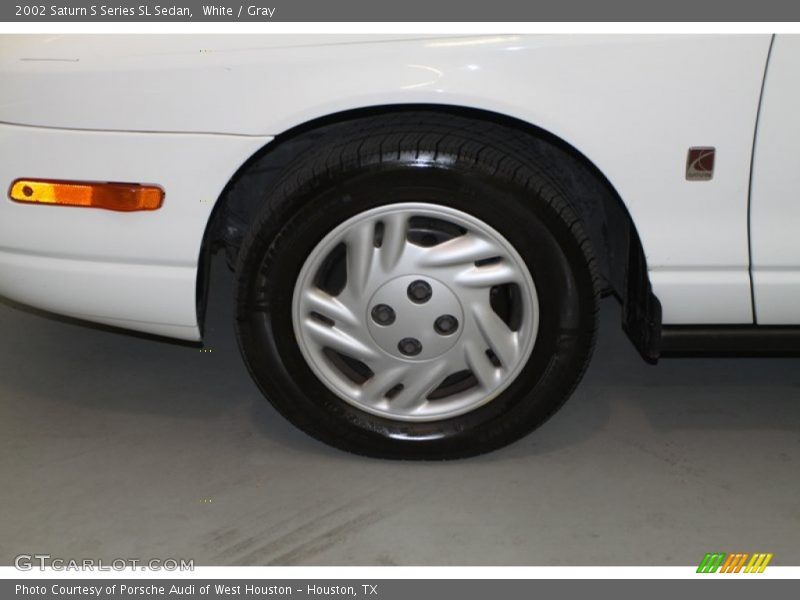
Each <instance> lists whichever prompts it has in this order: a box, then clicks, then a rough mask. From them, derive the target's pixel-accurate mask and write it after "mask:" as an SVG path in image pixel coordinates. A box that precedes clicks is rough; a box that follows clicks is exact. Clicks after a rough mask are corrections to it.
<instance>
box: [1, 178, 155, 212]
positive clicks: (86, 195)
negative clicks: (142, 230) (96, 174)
mask: <svg viewBox="0 0 800 600" xmlns="http://www.w3.org/2000/svg"><path fill="white" fill-rule="evenodd" d="M8 197H9V198H11V199H12V200H14V201H15V202H26V203H29V204H58V205H60V206H85V207H90V208H105V209H107V210H119V211H123V212H132V211H136V210H156V209H158V208H161V204H162V203H163V201H164V190H162V189H161V188H160V187H158V186H155V185H139V184H138V183H104V182H95V181H52V180H47V179H17V180H16V181H15V182H14V183H12V184H11V189H9V190H8Z"/></svg>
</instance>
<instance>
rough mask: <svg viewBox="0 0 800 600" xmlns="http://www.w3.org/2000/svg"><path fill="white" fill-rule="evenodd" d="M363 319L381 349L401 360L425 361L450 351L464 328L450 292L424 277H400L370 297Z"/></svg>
mask: <svg viewBox="0 0 800 600" xmlns="http://www.w3.org/2000/svg"><path fill="white" fill-rule="evenodd" d="M366 320H367V323H368V327H369V332H370V335H371V336H372V339H373V340H375V343H376V344H377V345H378V346H380V348H381V349H382V350H383V351H384V352H386V353H388V354H391V355H392V356H395V357H397V358H401V359H404V360H414V361H424V360H430V359H433V358H436V357H437V356H440V355H442V354H444V353H445V352H447V351H448V350H450V348H452V347H453V346H454V345H455V343H456V341H457V340H458V338H459V337H460V335H461V331H462V329H463V327H464V312H463V309H462V308H461V303H460V302H459V301H458V297H457V296H456V295H455V294H454V293H453V291H452V290H451V289H450V288H449V287H447V286H446V285H445V284H444V283H442V282H441V281H439V280H437V279H434V278H432V277H428V276H427V275H403V276H401V277H395V278H394V279H390V280H389V281H388V282H386V283H384V284H383V285H382V286H381V287H379V288H378V289H377V291H376V292H375V293H374V294H373V295H372V298H370V301H369V304H368V305H367V314H366Z"/></svg>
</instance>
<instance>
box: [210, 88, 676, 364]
mask: <svg viewBox="0 0 800 600" xmlns="http://www.w3.org/2000/svg"><path fill="white" fill-rule="evenodd" d="M414 111H417V112H422V111H424V112H427V113H430V112H437V113H440V114H442V116H443V117H444V116H446V115H452V116H458V117H462V118H469V119H474V120H480V121H482V122H490V123H494V124H497V125H499V126H503V127H506V128H510V129H513V130H514V132H515V133H517V134H519V135H522V136H524V137H525V138H526V140H527V145H528V146H529V148H530V151H531V152H532V153H536V155H537V156H538V157H539V158H540V159H541V158H544V159H545V160H546V164H547V165H548V168H549V169H550V174H551V175H552V176H553V178H554V179H555V180H556V182H557V184H558V185H559V186H560V188H561V189H562V191H563V192H564V196H565V197H566V198H567V199H568V201H569V202H570V204H571V205H572V206H573V208H574V209H575V211H576V212H577V213H578V214H579V215H580V217H581V219H582V221H583V223H584V226H585V227H586V229H587V232H588V234H589V237H590V239H591V241H592V244H593V246H594V250H595V254H596V256H597V259H598V264H599V267H600V273H601V276H602V278H603V281H604V289H603V293H604V294H613V295H614V296H615V297H616V298H617V299H618V300H619V301H620V302H621V304H622V307H623V315H622V320H623V327H624V329H625V331H626V333H627V334H628V336H629V337H630V339H631V341H632V342H633V343H634V345H635V346H636V348H637V349H638V350H639V352H640V353H641V354H642V356H643V357H644V358H645V360H647V361H648V362H655V361H656V360H657V358H658V348H659V345H660V332H661V306H660V304H659V302H658V299H657V298H656V297H655V296H654V295H653V293H652V290H651V287H650V281H649V277H648V274H647V263H646V258H645V255H644V251H643V248H642V244H641V241H640V239H639V236H638V233H637V231H636V227H635V225H634V223H633V220H632V219H631V217H630V214H629V213H628V210H627V208H626V206H625V204H624V202H623V201H622V198H621V197H620V195H619V194H618V193H617V191H616V189H614V187H613V185H612V184H611V183H610V182H609V181H608V179H607V178H606V177H605V175H604V174H603V173H602V172H601V171H600V170H599V169H598V168H597V167H596V166H595V165H594V163H592V161H590V160H589V159H588V158H587V157H586V156H585V155H584V154H582V153H581V152H580V151H579V150H577V149H576V148H575V147H574V146H572V145H570V144H568V143H567V142H565V141H564V140H562V139H561V138H559V137H557V136H555V135H553V134H552V133H550V132H548V131H546V130H543V129H541V128H539V127H536V126H535V125H532V124H530V123H527V122H524V121H521V120H519V119H515V118H513V117H509V116H506V115H502V114H498V113H494V112H490V111H485V110H480V109H473V108H466V107H459V106H448V105H427V104H426V105H420V104H414V105H386V106H375V107H369V108H363V109H356V110H349V111H345V112H339V113H335V114H332V115H328V116H325V117H321V118H318V119H314V120H311V121H308V122H306V123H303V124H301V125H298V126H296V127H293V128H292V129H290V130H288V131H286V132H284V133H281V134H279V135H278V136H276V137H275V139H274V140H273V141H271V142H270V143H269V144H268V145H267V146H265V147H264V148H262V149H261V150H260V151H258V152H257V153H256V154H254V155H253V156H252V157H250V158H249V159H248V160H247V161H246V162H245V163H244V164H243V165H242V166H241V167H240V168H239V170H238V171H237V172H236V174H234V176H233V177H232V178H231V180H230V181H229V182H228V185H227V186H226V187H225V189H224V190H223V192H222V194H221V195H220V197H219V200H218V202H217V203H216V206H215V207H214V211H213V212H212V215H211V218H210V220H209V224H208V226H207V228H206V232H205V235H204V238H203V250H202V252H201V259H200V270H199V275H198V283H197V310H198V322H199V323H200V325H201V329H202V325H203V320H204V313H205V299H206V294H207V287H208V277H207V266H208V262H209V260H210V255H211V253H212V252H214V251H215V250H217V249H224V250H225V252H226V254H227V258H228V263H229V265H233V264H234V263H235V259H236V255H237V252H238V249H239V246H240V245H241V242H242V240H243V238H244V236H245V234H246V232H247V230H248V228H249V224H250V221H251V219H252V217H253V215H254V213H255V211H256V210H258V202H257V200H256V199H253V201H251V202H248V201H247V200H246V199H243V197H242V196H241V195H235V194H231V190H232V189H233V188H234V187H235V186H236V184H237V182H238V181H239V180H240V178H241V177H242V176H243V174H245V173H250V172H251V171H252V170H253V169H256V168H257V169H258V170H259V171H261V175H262V181H266V182H269V181H272V180H276V179H277V178H278V177H280V175H281V173H283V172H284V169H285V168H286V167H287V166H288V164H289V163H290V162H291V161H292V160H293V159H294V158H296V157H297V156H299V155H301V154H302V152H303V150H304V149H307V148H309V147H311V146H313V144H314V143H315V142H316V141H318V140H319V139H320V137H322V135H324V133H325V131H326V130H327V129H328V128H329V127H331V126H339V125H342V124H345V123H348V122H352V121H356V120H358V119H361V118H365V117H376V116H381V115H386V116H389V115H393V114H397V113H400V112H414ZM256 163H257V164H256Z"/></svg>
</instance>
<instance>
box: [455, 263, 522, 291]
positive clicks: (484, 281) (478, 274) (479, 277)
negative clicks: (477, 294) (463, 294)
mask: <svg viewBox="0 0 800 600" xmlns="http://www.w3.org/2000/svg"><path fill="white" fill-rule="evenodd" d="M519 279H520V278H519V274H518V272H517V270H516V269H515V268H514V267H513V266H512V265H510V264H508V263H506V262H499V263H494V264H490V265H484V266H480V267H474V266H473V267H470V268H469V269H466V270H464V271H461V272H460V273H458V274H457V275H456V276H455V279H454V281H455V283H457V284H458V285H463V286H464V287H468V288H488V287H492V286H495V285H503V284H506V283H516V282H518V281H519Z"/></svg>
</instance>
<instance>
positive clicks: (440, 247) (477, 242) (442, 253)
mask: <svg viewBox="0 0 800 600" xmlns="http://www.w3.org/2000/svg"><path fill="white" fill-rule="evenodd" d="M500 255H501V251H500V249H499V248H498V247H497V246H496V245H495V244H493V243H491V242H489V241H488V240H486V239H484V238H483V237H481V236H478V235H475V234H473V233H466V234H464V235H462V236H459V237H456V238H453V239H452V240H448V241H446V242H443V243H441V244H437V245H436V246H432V247H431V248H428V250H427V251H426V252H425V253H424V254H423V255H422V257H421V259H420V261H419V263H420V266H422V267H450V266H455V265H462V264H465V263H471V262H472V263H474V262H475V261H478V260H488V259H490V258H494V257H496V256H500Z"/></svg>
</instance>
